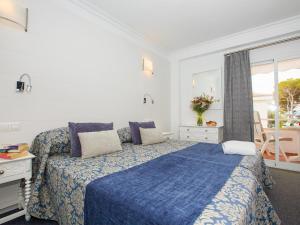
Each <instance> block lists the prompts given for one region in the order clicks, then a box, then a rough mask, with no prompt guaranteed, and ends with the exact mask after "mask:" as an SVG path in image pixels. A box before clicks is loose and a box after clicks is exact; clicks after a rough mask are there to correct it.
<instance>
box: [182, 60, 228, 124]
mask: <svg viewBox="0 0 300 225" xmlns="http://www.w3.org/2000/svg"><path fill="white" fill-rule="evenodd" d="M212 70H214V71H215V70H218V71H220V74H219V79H220V80H221V83H223V76H222V71H223V55H221V54H211V55H208V56H204V57H195V58H192V59H186V60H182V61H181V62H180V125H196V124H197V123H196V121H197V119H196V113H195V112H193V111H192V110H191V107H190V102H191V100H192V98H193V97H194V94H193V90H192V77H193V74H198V73H201V72H205V71H212ZM199 80H200V79H199ZM200 82H201V80H200ZM203 82H205V78H204V79H203ZM206 85H207V86H211V84H209V83H207V84H206ZM221 86H222V85H221ZM220 88H221V89H222V87H220ZM221 92H223V91H221ZM201 94H203V93H201ZM205 94H210V93H205ZM217 99H218V100H220V104H219V103H218V105H219V107H214V105H215V104H213V105H211V107H210V109H208V110H207V111H206V112H205V113H204V125H205V122H207V121H210V120H213V121H216V122H217V123H218V125H223V96H220V98H217Z"/></svg>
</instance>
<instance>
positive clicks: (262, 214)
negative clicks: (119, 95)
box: [28, 128, 280, 225]
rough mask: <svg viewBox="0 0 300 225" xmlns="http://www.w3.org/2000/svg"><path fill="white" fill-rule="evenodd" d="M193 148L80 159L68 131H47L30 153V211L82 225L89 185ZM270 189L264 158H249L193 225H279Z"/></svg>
mask: <svg viewBox="0 0 300 225" xmlns="http://www.w3.org/2000/svg"><path fill="white" fill-rule="evenodd" d="M193 144H195V143H192V142H183V141H176V140H168V141H166V142H164V143H161V144H155V145H149V146H141V145H133V144H131V143H124V144H122V147H123V151H121V152H116V153H112V154H108V155H104V156H99V157H95V158H90V159H84V160H82V159H81V158H72V157H70V154H69V153H68V152H69V151H70V143H69V135H68V130H67V129H66V128H59V129H55V130H51V131H48V132H43V133H41V134H40V135H38V136H37V137H36V138H35V140H34V142H33V145H32V148H31V151H32V152H33V153H34V154H35V155H36V156H37V158H36V161H35V163H34V177H35V183H34V187H33V190H32V198H31V199H30V202H29V209H28V210H29V212H30V214H31V215H32V216H35V217H38V218H42V219H50V220H56V221H58V222H59V224H61V225H82V224H83V221H84V220H83V208H84V195H85V187H86V185H87V184H88V183H89V182H90V181H92V180H94V179H96V178H100V177H103V176H105V175H108V174H111V173H114V172H118V171H121V170H124V169H127V168H130V167H133V166H136V165H139V164H141V163H144V162H147V161H149V160H151V159H154V158H157V157H159V156H161V155H164V154H167V153H170V152H173V151H178V150H180V149H183V148H185V147H187V146H190V145H193ZM272 184H273V182H272V179H271V177H270V175H269V171H268V169H267V168H266V166H265V164H264V161H263V159H262V157H261V155H260V154H259V153H258V154H257V155H256V156H245V157H244V158H243V159H242V161H241V163H240V165H239V166H238V167H236V169H235V170H234V171H233V173H232V175H231V177H230V178H229V179H228V181H227V182H226V183H225V185H224V187H223V188H222V189H221V190H220V191H219V192H218V194H217V195H216V196H215V197H214V198H213V200H212V202H211V203H210V204H208V205H207V207H206V208H205V209H204V210H203V212H202V214H201V215H200V216H199V217H198V218H197V220H196V221H195V223H194V224H195V225H198V224H199V225H200V224H239V225H244V224H280V220H279V218H278V216H277V214H276V212H275V210H274V209H273V207H272V204H271V202H270V201H269V199H268V197H267V196H266V194H265V192H264V190H263V188H264V187H266V188H271V187H272Z"/></svg>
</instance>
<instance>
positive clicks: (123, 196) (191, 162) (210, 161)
mask: <svg viewBox="0 0 300 225" xmlns="http://www.w3.org/2000/svg"><path fill="white" fill-rule="evenodd" d="M241 159H242V156H239V155H224V154H223V151H222V146H221V145H215V144H204V143H199V144H196V145H193V146H191V147H188V148H186V149H183V150H180V151H177V152H173V153H169V154H167V155H164V156H161V157H159V158H156V159H154V160H151V161H149V162H146V163H144V164H141V165H139V166H135V167H133V168H130V169H127V170H124V171H121V172H117V173H113V174H111V175H108V176H105V177H102V178H99V179H96V180H94V181H92V182H90V183H89V184H88V185H87V187H86V194H85V205H84V222H85V225H189V224H193V223H194V222H195V220H196V219H197V217H198V216H199V215H200V214H201V212H202V211H203V209H204V208H205V207H206V206H207V205H208V204H209V203H210V202H211V201H212V199H213V198H214V196H215V195H216V194H217V193H218V192H219V190H220V189H221V188H222V187H223V186H224V184H225V182H226V181H227V179H228V178H229V177H230V175H231V173H232V171H233V170H234V168H235V167H236V166H237V165H238V164H239V162H240V161H241Z"/></svg>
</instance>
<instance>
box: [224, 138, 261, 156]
mask: <svg viewBox="0 0 300 225" xmlns="http://www.w3.org/2000/svg"><path fill="white" fill-rule="evenodd" d="M222 147H223V152H224V154H239V155H255V154H256V146H255V144H254V143H253V142H248V141H226V142H224V143H223V144H222Z"/></svg>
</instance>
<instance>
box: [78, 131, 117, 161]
mask: <svg viewBox="0 0 300 225" xmlns="http://www.w3.org/2000/svg"><path fill="white" fill-rule="evenodd" d="M78 136H79V140H80V144H81V151H82V154H81V158H83V159H86V158H90V157H93V156H99V155H103V154H107V153H111V152H116V151H120V150H122V146H121V142H120V138H119V135H118V133H117V131H115V130H107V131H98V132H86V133H78Z"/></svg>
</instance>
